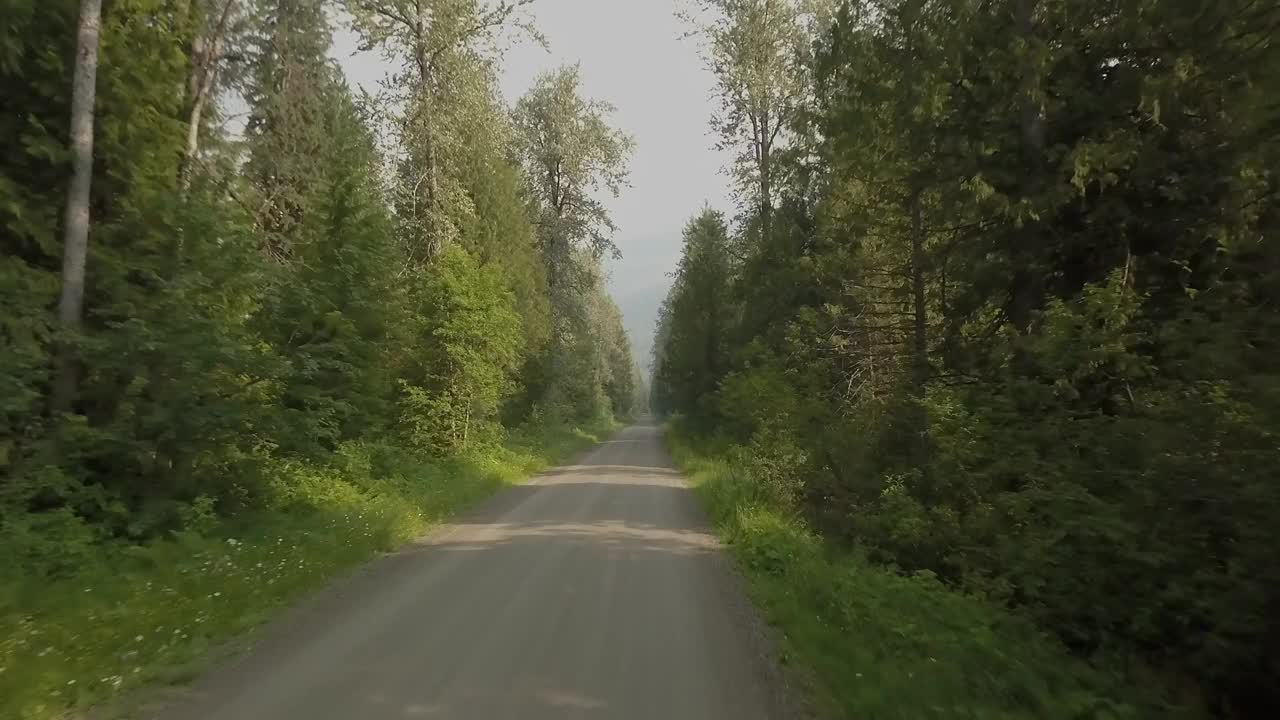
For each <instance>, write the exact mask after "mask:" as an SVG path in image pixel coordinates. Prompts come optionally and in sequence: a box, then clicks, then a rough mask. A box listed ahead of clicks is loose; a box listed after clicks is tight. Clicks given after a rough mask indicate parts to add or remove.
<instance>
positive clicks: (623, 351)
mask: <svg viewBox="0 0 1280 720" xmlns="http://www.w3.org/2000/svg"><path fill="white" fill-rule="evenodd" d="M527 5H528V2H527V0H519V1H516V2H500V3H484V2H479V0H439V1H433V2H430V3H425V4H424V3H420V2H412V1H410V0H351V1H350V2H346V3H344V4H342V5H338V4H334V3H324V2H319V1H318V0H105V2H103V1H101V0H83V1H72V0H55V1H54V2H36V1H35V0H4V3H3V9H0V108H2V110H0V303H2V304H3V307H4V312H3V313H0V346H2V348H3V351H2V352H0V386H2V387H3V391H0V518H2V520H0V717H5V718H9V717H23V718H28V717H30V718H34V717H41V718H43V717H55V716H56V717H61V716H62V715H61V712H62V711H64V710H66V709H68V708H71V707H76V706H81V705H84V704H86V703H90V702H93V701H96V700H100V699H102V698H103V697H105V696H108V695H111V694H112V693H114V692H116V691H117V690H118V689H120V688H121V687H122V686H124V687H125V688H127V687H128V686H130V685H132V684H136V683H137V682H139V681H141V680H142V679H143V678H144V676H147V675H148V674H149V673H152V671H153V670H156V669H157V668H159V667H162V666H165V665H172V664H174V663H175V662H176V661H178V660H182V659H186V658H188V657H190V656H194V655H197V654H198V653H199V651H200V650H201V648H202V647H204V646H205V645H208V644H209V643H212V642H215V641H216V640H217V639H219V638H221V637H223V636H225V635H228V634H230V633H232V632H233V631H235V630H236V629H238V628H240V627H242V626H243V625H244V624H245V623H250V622H252V616H253V615H255V614H260V613H261V612H262V611H263V610H265V609H267V608H268V607H270V606H271V605H273V604H276V603H279V602H282V601H284V600H287V599H289V598H290V597H292V594H296V593H297V592H298V591H299V589H301V588H303V587H304V586H307V585H309V584H314V583H315V582H317V581H318V580H319V579H322V577H323V576H325V575H326V574H328V573H332V572H333V571H334V570H335V569H337V568H340V567H342V566H344V565H346V564H350V563H351V562H355V561H357V560H359V559H362V558H363V557H365V556H366V555H367V554H369V553H371V552H373V551H374V550H376V549H386V548H387V547H389V546H391V545H394V544H395V543H397V542H400V541H403V540H405V539H407V538H409V537H411V536H412V535H413V533H415V532H417V531H420V530H421V529H422V527H423V524H424V523H425V522H429V521H433V520H434V519H435V517H437V516H438V515H440V514H442V513H444V512H446V511H448V510H449V509H451V508H452V507H454V506H456V505H458V504H460V503H462V502H464V501H465V500H467V499H468V498H474V497H475V496H476V495H477V494H478V493H480V492H482V491H484V489H485V488H488V489H492V488H493V486H494V484H495V483H501V482H506V481H509V480H514V479H516V476H517V475H521V474H527V473H528V472H529V471H531V470H536V469H538V468H539V467H541V466H543V465H545V464H547V463H548V462H551V461H553V460H557V459H560V458H562V456H563V455H564V454H566V453H567V452H569V451H570V450H571V449H573V448H575V447H579V446H580V445H581V444H582V443H583V442H584V441H585V440H584V438H585V439H589V437H590V435H591V433H599V432H603V431H605V430H607V429H608V428H609V427H611V425H612V423H613V422H614V420H615V419H621V418H625V417H627V416H629V415H630V414H632V413H633V411H635V410H636V409H637V407H638V405H637V404H638V403H642V402H644V401H645V397H644V392H643V391H641V390H640V379H639V371H638V369H637V367H636V365H635V363H634V362H633V360H632V357H631V350H630V345H629V342H628V340H627V337H626V335H625V332H624V330H623V327H622V322H621V315H620V313H619V311H618V309H617V307H616V306H615V305H614V304H613V302H612V301H611V300H610V299H609V297H608V295H607V294H606V292H605V290H604V284H603V282H604V275H603V273H604V270H603V267H602V261H603V260H604V259H606V258H608V257H610V256H612V255H614V254H616V252H617V251H616V248H615V246H614V243H613V234H614V231H615V227H614V225H613V223H612V221H611V219H610V216H609V212H608V210H607V208H606V205H605V204H604V201H605V199H607V198H609V197H610V196H612V195H616V194H617V193H619V192H621V191H622V190H623V188H624V187H625V185H626V178H627V165H628V159H629V156H630V153H631V150H632V144H633V143H632V140H631V139H630V138H629V137H628V136H627V135H626V134H624V133H623V132H621V131H619V130H618V129H616V128H615V127H613V126H612V124H611V122H612V121H611V117H610V116H611V113H612V108H611V107H610V106H609V105H608V104H607V103H605V102H603V101H600V100H596V99H592V98H589V97H585V96H584V95H583V93H582V90H581V87H580V80H579V75H578V71H577V69H576V68H574V67H565V68H562V69H560V70H557V71H553V72H550V73H547V74H545V75H543V76H542V77H540V78H539V79H538V80H537V82H536V83H535V84H534V86H533V87H532V89H530V91H529V92H528V94H526V95H525V96H524V97H521V98H519V99H518V100H517V101H516V102H514V103H512V104H510V105H508V104H507V103H506V102H505V101H504V100H503V98H502V97H501V95H500V93H499V92H498V87H497V81H498V77H499V73H500V72H501V68H502V50H503V48H504V47H506V45H507V42H508V40H509V39H510V38H511V37H512V36H514V35H519V36H530V37H533V38H535V39H537V37H538V31H537V30H536V28H535V27H534V26H533V25H532V23H531V18H530V16H529V15H528V13H527V8H526V7H525V6H527ZM339 30H342V31H345V32H353V33H355V35H356V37H358V39H359V42H360V43H361V46H362V47H363V48H364V49H366V50H369V51H374V52H378V53H381V56H382V57H384V58H385V59H386V60H387V61H389V62H391V63H392V64H393V65H394V68H395V70H394V72H393V73H391V74H390V75H389V76H388V77H387V78H386V79H385V81H384V82H383V83H382V84H381V85H380V86H379V87H377V88H365V89H363V90H357V89H353V88H352V87H350V86H349V85H348V84H347V82H346V80H345V79H344V76H343V73H342V71H341V69H340V68H339V67H338V65H337V63H336V62H335V60H334V59H333V57H332V54H333V53H332V43H333V36H334V34H335V32H337V31H339ZM424 477H425V481H424V479H423V478H424ZM325 534H329V535H332V536H333V537H334V540H333V541H330V542H329V543H327V544H326V543H324V542H322V540H323V538H322V536H323V535H325ZM277 535H279V538H278V540H277V537H276V536H277ZM286 540H287V541H288V543H289V548H290V552H288V553H286V554H287V555H289V556H291V557H293V558H294V559H299V560H305V563H306V564H307V566H306V567H305V568H304V567H303V564H304V563H303V562H299V563H298V567H297V568H294V567H293V566H292V563H290V564H288V565H286V563H285V562H284V560H283V559H282V558H280V556H279V555H278V554H274V555H273V553H275V550H274V549H273V547H274V545H275V544H276V543H277V541H278V542H279V543H285V542H286ZM227 547H231V548H232V549H235V550H236V552H237V553H238V554H236V555H235V556H234V557H232V556H227V555H226V553H225V552H223V551H225V550H226V548H227ZM220 549H221V550H220ZM236 558H240V561H243V562H246V563H248V564H247V566H239V565H236V562H240V561H237V559H236ZM255 558H256V559H257V560H258V562H257V564H256V566H255V565H254V564H253V563H249V562H248V560H249V559H255ZM264 562H265V563H267V564H269V565H271V567H272V568H273V571H272V573H273V574H271V575H270V578H269V579H268V577H267V574H266V571H263V570H261V568H263V567H264ZM312 566H316V567H315V568H314V569H313V567H312ZM255 567H256V568H258V570H256V571H255V570H254V568H255ZM196 576H200V577H196ZM277 581H278V584H275V585H271V583H277ZM153 585H154V586H155V587H156V588H163V591H157V592H159V594H157V592H151V593H148V592H144V588H147V589H150V588H152V587H153ZM268 585H271V587H268ZM91 591H92V592H91ZM202 593H203V594H202ZM237 593H238V594H237ZM214 598H222V599H214ZM193 618H194V621H193ZM104 620H105V622H104ZM193 622H194V623H201V624H193ZM154 626H166V630H165V631H164V632H165V633H168V631H169V629H170V628H172V629H173V633H174V635H173V637H167V636H160V637H156V638H153V635H154V633H153V632H152V631H151V630H150V629H149V628H151V627H154ZM143 627H146V628H148V629H147V630H146V631H145V632H143V631H142V630H141V628H143ZM178 627H181V628H182V629H181V630H179V629H178ZM135 629H136V630H137V632H136V635H137V642H134V636H135ZM153 640H154V642H153ZM46 646H47V647H46ZM37 651H39V652H37ZM122 657H123V658H124V659H122ZM86 675H88V678H89V679H92V680H93V684H92V686H89V683H86V682H84V679H85V676H86ZM99 677H101V680H98V678H99ZM77 678H80V679H81V682H80V683H79V684H75V683H76V680H77Z"/></svg>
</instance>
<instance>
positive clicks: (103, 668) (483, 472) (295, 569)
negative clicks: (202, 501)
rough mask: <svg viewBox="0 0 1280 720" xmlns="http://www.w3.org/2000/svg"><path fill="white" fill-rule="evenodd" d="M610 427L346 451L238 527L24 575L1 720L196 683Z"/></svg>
mask: <svg viewBox="0 0 1280 720" xmlns="http://www.w3.org/2000/svg"><path fill="white" fill-rule="evenodd" d="M609 429H610V428H606V427H598V428H592V429H591V430H590V431H583V430H579V429H569V428H564V429H559V430H556V431H553V432H547V433H544V434H542V435H540V436H536V437H531V436H524V437H518V438H513V439H512V441H511V442H509V443H508V444H507V445H506V446H505V447H502V448H499V449H491V450H489V451H487V452H484V453H476V454H474V455H472V456H469V457H459V458H451V459H446V460H435V459H427V458H422V457H414V456H410V455H407V454H405V453H404V452H402V451H399V450H397V449H395V448H386V447H369V446H357V447H352V448H348V449H346V450H345V451H344V452H343V453H341V454H340V455H339V457H338V458H336V459H335V462H334V463H333V464H332V466H329V467H324V468H317V467H315V466H302V465H281V467H280V468H279V472H278V475H279V480H278V482H277V488H276V491H275V493H274V495H275V502H274V506H273V508H272V509H271V510H270V511H264V512H259V513H255V514H253V515H251V516H248V517H242V518H240V519H238V520H237V521H236V522H235V523H223V522H219V521H217V520H216V519H214V518H213V517H212V516H211V515H206V516H201V515H200V514H199V513H198V512H197V513H195V514H194V515H193V517H192V518H191V522H190V523H189V525H188V529H187V530H186V531H185V532H184V533H182V534H179V535H177V536H175V537H173V538H171V539H167V540H164V541H161V542H155V543H152V544H149V545H146V546H137V545H126V544H123V543H121V544H118V545H109V546H102V547H98V548H94V551H93V553H94V554H93V555H92V556H91V557H92V560H91V561H90V562H87V563H84V564H82V566H81V567H80V568H79V569H77V571H76V572H75V574H74V575H73V576H72V577H67V578H62V579H60V580H58V581H25V582H23V581H22V578H21V577H19V578H18V580H19V582H16V583H10V587H7V588H0V719H3V720H18V719H20V720H48V719H51V718H58V717H63V716H64V715H65V714H66V713H67V712H69V711H72V710H75V709H78V708H85V707H89V706H92V705H96V704H98V703H102V702H104V701H107V700H109V699H111V698H113V697H115V696H118V695H119V694H120V693H122V692H124V691H125V690H128V689H130V688H135V687H137V686H139V685H142V684H144V683H151V682H159V681H169V682H173V681H178V680H182V679H185V676H186V675H189V674H190V673H191V672H192V669H193V667H194V666H195V664H197V663H196V661H198V660H199V659H200V658H201V657H203V656H205V655H206V654H207V653H208V651H209V650H210V649H212V648H215V647H217V646H219V645H222V644H224V643H226V642H227V641H228V640H230V639H232V638H234V637H236V636H237V635H239V634H241V633H243V632H244V631H246V630H248V629H250V628H252V627H253V626H255V625H257V624H259V623H260V622H262V621H263V620H264V619H266V618H267V617H269V616H270V615H271V613H272V612H273V611H275V610H276V609H278V608H280V607H281V606H283V605H286V604H288V603H290V602H292V601H295V600H297V599H298V598H299V597H300V596H301V595H303V594H304V593H306V592H307V591H309V590H312V589H314V588H316V587H317V586H319V585H321V584H322V583H324V582H325V581H326V580H329V579H331V578H332V577H333V576H334V575H335V574H337V573H339V572H340V571H342V570H344V569H347V568H349V567H351V566H353V565H355V564H357V563H360V562H362V561H365V560H367V559H369V558H371V557H372V556H374V555H375V554H376V553H378V552H380V551H385V550H389V549H392V548H394V547H396V546H397V545H399V544H401V543H403V542H405V541H407V540H410V539H412V538H414V537H417V536H420V535H421V534H422V533H423V532H425V531H426V530H428V529H430V527H431V526H432V525H434V524H436V523H439V522H440V521H442V520H444V519H446V518H447V517H449V516H450V515H451V514H452V513H454V512H456V511H457V510H459V509H461V508H463V507H465V506H466V505H468V504H470V503H472V502H474V501H476V500H478V499H480V498H482V497H484V496H486V495H489V494H491V493H492V492H494V491H496V490H498V489H499V488H502V487H504V486H506V485H509V484H513V483H516V482H518V481H520V480H522V479H524V478H527V477H528V476H529V475H531V474H532V473H535V472H538V471H540V470H543V469H545V468H547V467H549V466H551V465H554V464H557V463H559V462H562V461H564V460H565V459H567V458H568V457H569V456H570V455H572V454H573V453H575V452H578V451H580V450H582V449H584V448H586V447H587V446H589V445H590V444H591V443H593V442H595V441H596V439H597V437H596V436H597V435H598V434H601V433H604V432H606V431H608V430H609ZM0 551H3V548H0ZM175 669H176V670H175Z"/></svg>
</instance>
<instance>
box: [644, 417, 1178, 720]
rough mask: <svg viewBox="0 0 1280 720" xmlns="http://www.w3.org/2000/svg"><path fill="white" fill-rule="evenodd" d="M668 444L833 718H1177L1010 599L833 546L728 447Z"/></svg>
mask: <svg viewBox="0 0 1280 720" xmlns="http://www.w3.org/2000/svg"><path fill="white" fill-rule="evenodd" d="M668 445H669V446H670V448H671V451H672V454H673V456H674V457H675V459H676V461H677V463H678V464H679V465H680V467H681V468H682V470H683V471H684V472H685V473H686V475H687V476H688V477H689V478H690V480H691V482H692V483H693V484H694V487H695V488H696V490H697V492H698V493H699V495H700V496H701V497H702V499H703V501H704V504H705V505H706V507H707V509H708V511H709V512H710V513H711V515H712V517H713V518H714V520H715V522H716V524H717V526H718V528H719V531H720V533H721V535H722V537H723V538H724V539H725V540H726V541H727V542H728V544H729V547H730V549H731V552H732V553H733V555H734V557H735V560H736V561H737V565H738V567H739V568H740V571H741V572H742V573H743V574H744V576H745V577H746V579H747V584H748V587H749V589H750V592H751V593H752V596H753V600H754V601H755V603H756V604H757V606H758V607H760V609H761V610H762V611H763V613H764V614H765V616H766V617H767V619H768V620H769V622H770V624H772V625H773V626H774V627H775V628H776V629H777V630H778V635H779V637H780V642H781V644H782V648H781V652H782V653H783V660H784V661H785V662H787V663H788V664H791V665H793V666H794V667H795V669H796V670H797V673H796V674H797V676H798V677H799V678H800V680H801V683H802V684H803V685H805V686H806V690H807V691H808V694H809V696H810V698H811V699H812V701H813V703H814V705H815V706H816V709H817V711H818V713H819V714H820V715H821V716H824V717H843V718H860V719H861V718H878V719H883V718H913V719H915V718H1135V717H1170V716H1171V715H1172V714H1171V713H1170V712H1168V711H1167V710H1166V709H1163V708H1161V707H1160V706H1159V704H1158V703H1157V702H1155V700H1154V698H1152V697H1148V696H1146V694H1145V693H1144V691H1142V690H1141V689H1138V688H1133V687H1129V686H1127V685H1126V684H1125V683H1123V682H1121V681H1120V680H1119V679H1118V678H1119V674H1118V673H1109V672H1106V671H1104V670H1103V669H1100V668H1096V667H1094V666H1092V665H1089V664H1087V663H1085V662H1084V661H1082V660H1080V659H1078V658H1075V657H1072V656H1071V655H1069V654H1068V653H1067V652H1066V650H1065V649H1064V648H1062V647H1061V646H1060V645H1058V644H1056V643H1055V642H1054V641H1052V640H1051V639H1049V638H1047V637H1046V636H1044V635H1043V634H1042V633H1040V632H1038V631H1037V630H1036V629H1035V628H1034V627H1033V626H1032V625H1031V624H1029V623H1028V622H1025V621H1024V620H1022V619H1021V618H1018V617H1016V616H1014V615H1012V614H1011V613H1009V612H1008V611H1006V610H1004V609H1002V608H1000V607H996V606H993V605H991V604H989V603H987V602H985V601H983V600H981V599H979V598H975V597H971V596H968V595H964V594H961V593H959V592H956V591H954V590H951V589H948V588H946V587H944V586H942V585H941V584H940V583H939V582H937V581H936V580H934V579H933V578H931V577H929V576H918V577H904V576H902V575H899V574H896V573H894V572H892V571H890V570H888V569H885V568H882V567H879V566H876V565H874V564H872V563H869V562H868V561H867V560H866V559H864V558H862V557H859V556H858V555H857V554H855V553H849V552H844V551H837V550H835V549H833V548H831V547H829V546H828V545H826V544H824V543H823V542H822V540H821V539H820V538H819V537H817V536H815V535H814V534H813V533H812V532H810V531H808V530H807V529H806V528H805V527H804V524H803V522H802V521H801V520H800V519H799V518H797V517H795V516H794V515H792V514H789V513H786V512H782V511H779V510H778V509H777V508H776V507H771V506H770V503H769V502H767V501H766V500H764V499H763V494H762V493H761V492H760V491H759V489H758V488H757V487H756V486H755V484H754V483H753V481H752V479H751V478H750V477H749V476H748V475H747V474H746V473H745V472H743V470H742V469H741V468H740V467H737V466H735V465H734V464H733V463H731V462H729V461H727V460H726V459H725V458H724V457H723V456H719V455H715V454H708V453H707V452H704V451H701V450H700V449H699V448H697V447H695V446H694V445H693V444H692V443H691V442H690V441H689V439H688V438H685V437H683V436H681V435H680V434H679V433H677V432H673V431H669V432H668Z"/></svg>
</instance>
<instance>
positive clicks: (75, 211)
mask: <svg viewBox="0 0 1280 720" xmlns="http://www.w3.org/2000/svg"><path fill="white" fill-rule="evenodd" d="M101 27H102V0H81V3H80V18H79V21H78V22H77V26H76V63H75V74H74V75H73V77H72V81H71V183H70V185H69V187H68V189H67V204H66V211H65V213H64V215H63V222H62V231H63V236H62V248H63V249H62V253H63V254H62V296H61V297H60V298H59V300H58V320H59V321H60V322H61V323H62V326H63V329H64V330H66V331H68V332H69V333H75V332H78V331H79V330H80V323H81V320H82V319H83V317H84V278H85V263H86V256H87V254H88V247H89V219H90V216H89V191H90V189H91V186H92V183H93V101H94V95H95V91H96V89H97V79H98V34H99V32H100V31H101ZM58 365H59V367H58V377H57V379H56V381H55V385H54V392H53V398H52V399H53V409H54V410H55V411H66V410H70V409H71V404H72V403H73V402H74V401H75V395H76V385H77V377H76V366H75V358H74V356H73V351H72V349H71V346H70V344H67V343H64V344H63V346H62V348H61V350H60V354H59V359H58Z"/></svg>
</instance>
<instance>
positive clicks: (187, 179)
mask: <svg viewBox="0 0 1280 720" xmlns="http://www.w3.org/2000/svg"><path fill="white" fill-rule="evenodd" d="M235 4H236V0H223V3H222V8H221V10H219V12H218V17H217V21H216V22H215V23H214V24H213V25H212V26H210V27H209V28H208V30H206V31H205V32H204V34H202V35H197V36H196V37H195V38H194V39H193V40H192V41H191V75H190V77H189V78H188V80H187V113H186V115H187V116H186V118H185V120H186V123H187V140H186V143H185V145H184V146H183V149H182V160H181V162H180V163H179V165H178V185H179V187H181V188H182V189H183V190H186V189H188V188H189V187H190V186H191V174H192V172H193V166H194V165H195V160H196V153H198V152H199V151H200V123H201V121H202V120H203V118H204V109H205V106H206V105H207V104H208V101H209V94H210V93H212V92H213V88H214V85H215V84H216V82H217V79H218V63H219V61H220V59H221V55H222V47H223V43H224V40H225V38H226V32H227V23H228V21H229V20H230V19H231V11H232V10H233V9H234V8H235ZM192 7H193V8H194V7H195V6H194V5H193V6H192Z"/></svg>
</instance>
